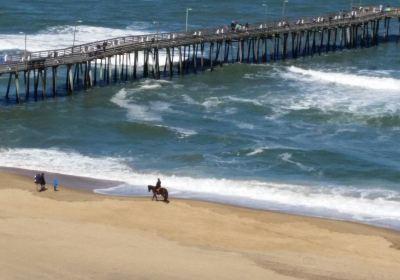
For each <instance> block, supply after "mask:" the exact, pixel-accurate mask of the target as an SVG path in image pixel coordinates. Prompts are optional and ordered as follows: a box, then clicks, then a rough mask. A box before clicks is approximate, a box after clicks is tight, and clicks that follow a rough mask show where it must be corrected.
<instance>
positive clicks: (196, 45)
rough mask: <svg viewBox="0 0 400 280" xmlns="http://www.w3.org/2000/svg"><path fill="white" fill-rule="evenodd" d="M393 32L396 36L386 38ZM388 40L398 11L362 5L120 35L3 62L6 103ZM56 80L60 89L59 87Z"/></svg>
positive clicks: (0, 68)
mask: <svg viewBox="0 0 400 280" xmlns="http://www.w3.org/2000/svg"><path fill="white" fill-rule="evenodd" d="M391 19H397V22H398V23H397V24H398V28H393V27H392V28H390V22H391ZM392 30H395V34H390V32H391V31H392ZM393 35H394V36H397V38H400V9H399V8H385V9H381V8H379V7H360V8H357V9H353V10H352V11H346V12H343V11H342V12H338V13H335V14H330V15H325V16H318V17H307V18H298V19H295V20H291V21H289V20H281V21H279V22H268V23H265V22H263V23H256V24H251V25H248V26H245V25H240V24H237V23H232V24H231V25H229V26H223V27H217V28H212V29H203V30H193V31H191V32H183V33H179V32H172V33H158V34H149V35H140V36H125V37H119V38H112V39H107V40H102V41H97V42H92V43H88V44H82V45H76V46H73V47H69V48H64V49H56V50H46V51H40V52H29V53H28V52H26V53H24V54H23V55H14V56H8V57H7V60H6V61H5V62H3V63H2V64H0V75H8V84H7V90H6V98H7V99H9V98H10V91H11V90H12V89H11V88H14V91H15V100H16V102H17V103H18V102H20V101H21V99H22V100H28V99H29V98H30V95H31V92H32V93H33V97H34V99H35V100H37V99H38V98H39V97H42V98H45V97H47V96H49V95H50V96H57V93H58V91H59V90H60V89H65V90H64V92H67V93H68V94H71V93H72V92H73V91H74V90H78V89H82V88H83V89H89V88H91V87H93V86H96V85H99V84H102V85H107V84H110V83H112V82H122V81H130V80H135V79H138V78H149V77H151V78H154V79H159V78H160V77H161V76H162V75H163V76H166V77H172V76H173V75H174V74H179V75H184V74H186V73H189V72H197V71H204V70H205V69H211V70H212V69H213V67H215V66H216V65H223V64H224V63H268V62H273V61H276V60H284V59H289V58H298V57H300V56H312V55H315V54H321V53H322V52H330V51H337V50H343V49H353V48H359V47H371V46H376V45H377V44H378V43H379V42H380V41H381V40H382V41H387V40H388V39H389V36H393ZM21 77H22V78H23V86H24V98H21V96H22V91H21V88H20V79H21ZM60 77H62V81H63V82H64V83H65V84H63V85H62V86H61V87H60V86H59V82H60V81H59V80H60ZM21 80H22V79H21ZM48 81H50V82H51V85H50V88H51V92H48V88H47V82H48ZM40 84H41V88H40V89H39V85H40ZM13 99H14V98H13Z"/></svg>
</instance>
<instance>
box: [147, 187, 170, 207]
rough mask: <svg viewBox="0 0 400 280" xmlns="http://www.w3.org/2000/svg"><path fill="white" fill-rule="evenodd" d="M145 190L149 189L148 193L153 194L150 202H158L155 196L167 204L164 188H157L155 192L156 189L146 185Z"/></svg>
mask: <svg viewBox="0 0 400 280" xmlns="http://www.w3.org/2000/svg"><path fill="white" fill-rule="evenodd" d="M147 188H148V189H149V192H150V191H152V192H153V198H152V199H151V200H154V198H155V199H156V200H157V201H158V197H157V195H158V194H159V195H161V196H162V197H163V198H164V202H165V203H169V200H168V190H167V189H166V188H159V189H158V191H157V187H155V186H152V185H148V186H147Z"/></svg>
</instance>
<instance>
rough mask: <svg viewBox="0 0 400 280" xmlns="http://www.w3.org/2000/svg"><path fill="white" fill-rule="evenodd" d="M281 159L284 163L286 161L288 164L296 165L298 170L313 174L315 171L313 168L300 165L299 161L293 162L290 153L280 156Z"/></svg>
mask: <svg viewBox="0 0 400 280" xmlns="http://www.w3.org/2000/svg"><path fill="white" fill-rule="evenodd" d="M279 158H280V159H281V160H282V161H285V162H287V163H290V164H294V165H296V166H297V167H298V168H300V169H301V170H303V171H307V172H312V171H314V170H315V169H314V168H313V167H309V166H305V165H304V164H302V163H300V162H297V161H294V160H292V154H290V153H283V154H280V155H279Z"/></svg>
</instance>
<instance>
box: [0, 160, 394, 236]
mask: <svg viewBox="0 0 400 280" xmlns="http://www.w3.org/2000/svg"><path fill="white" fill-rule="evenodd" d="M2 172H5V173H9V174H15V175H18V176H24V177H26V178H33V176H34V174H36V173H40V172H41V171H37V170H29V169H23V168H14V167H0V174H1V173H2ZM45 176H46V178H47V179H50V178H53V177H54V176H57V178H58V179H59V182H60V183H61V184H62V186H63V187H66V188H69V189H74V190H78V191H83V192H88V193H90V194H95V195H99V196H103V197H109V198H126V199H129V198H131V199H135V198H144V197H150V195H147V191H144V194H143V195H139V194H137V195H116V194H106V193H101V192H97V191H96V190H99V189H106V188H112V187H117V186H119V185H122V184H125V183H124V182H122V181H113V180H103V179H95V178H90V177H84V176H74V175H66V174H61V173H53V172H47V171H46V172H45ZM51 183H52V180H48V181H47V184H48V186H51ZM32 184H33V181H32ZM173 200H183V201H192V202H195V201H197V202H203V203H210V204H215V205H221V206H227V207H233V208H239V209H240V208H241V209H248V210H254V211H261V212H263V211H265V212H270V213H278V214H283V215H289V216H292V215H293V216H298V217H304V218H312V219H321V220H327V221H338V222H344V223H354V224H358V225H364V226H370V227H375V228H379V229H387V230H392V231H395V232H400V228H397V227H393V226H389V225H383V224H376V223H375V224H374V223H367V222H362V221H357V220H352V219H345V218H339V217H334V216H330V217H327V216H321V215H316V214H314V215H313V214H308V213H298V212H295V211H284V210H280V209H279V210H274V209H263V208H259V207H251V206H246V205H243V204H240V203H238V204H235V203H230V202H229V201H223V200H218V199H216V200H211V199H210V200H208V199H206V198H201V197H195V198H186V197H185V198H182V197H175V198H173Z"/></svg>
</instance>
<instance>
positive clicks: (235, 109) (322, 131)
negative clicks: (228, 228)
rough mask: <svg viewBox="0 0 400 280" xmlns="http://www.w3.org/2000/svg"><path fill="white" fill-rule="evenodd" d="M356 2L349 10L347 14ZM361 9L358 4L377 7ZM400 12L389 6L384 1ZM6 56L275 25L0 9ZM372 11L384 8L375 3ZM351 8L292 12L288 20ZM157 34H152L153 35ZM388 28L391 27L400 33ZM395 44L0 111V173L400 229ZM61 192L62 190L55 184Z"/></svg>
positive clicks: (206, 4)
mask: <svg viewBox="0 0 400 280" xmlns="http://www.w3.org/2000/svg"><path fill="white" fill-rule="evenodd" d="M355 2H357V1H355ZM372 3H374V2H372V1H362V4H372ZM387 3H388V4H392V5H395V1H388V2H387ZM0 4H1V7H2V8H1V10H0V14H1V17H0V55H2V54H4V53H7V52H15V51H22V50H23V49H24V35H23V34H20V33H19V32H25V33H26V34H27V49H28V50H30V51H37V50H44V49H51V48H59V47H67V46H70V45H72V38H73V30H74V28H75V22H76V21H77V20H78V19H79V20H82V21H83V22H82V23H80V24H78V25H77V33H76V40H77V43H83V42H90V41H95V40H100V39H104V38H109V37H117V36H123V35H129V34H145V33H152V32H157V31H158V30H160V31H172V30H173V31H179V30H183V29H184V28H185V9H186V7H191V8H192V9H193V11H191V13H190V17H189V27H190V28H192V29H195V28H203V27H210V26H218V25H223V24H229V22H230V21H231V20H232V19H235V20H239V21H242V22H247V21H248V22H254V21H262V20H264V19H265V18H268V19H270V20H275V19H279V18H280V16H281V13H282V2H281V1H268V9H267V11H266V12H267V13H265V10H264V8H263V7H262V1H261V2H259V1H253V2H251V3H244V2H243V1H237V0H231V1H218V2H217V1H201V3H198V1H165V0H164V1H161V0H154V1H144V0H142V1H127V0H124V1H122V0H116V1H113V2H109V1H102V0H98V1H76V0H71V1H67V2H65V1H55V0H52V1H50V0H40V1H39V0H38V1H31V2H30V3H26V1H21V0H20V1H4V0H0ZM378 4H379V3H378ZM349 6H350V2H349V1H322V0H318V1H293V3H292V2H289V3H288V5H287V9H286V12H287V15H288V16H290V17H298V16H309V15H319V14H323V13H328V12H334V11H337V10H340V9H347V8H348V7H349ZM155 21H156V22H159V24H154V22H155ZM394 28H397V23H396V25H395V27H394ZM399 48H400V44H396V42H391V43H388V44H381V45H379V46H378V47H376V48H370V49H359V50H354V51H345V52H337V53H330V54H328V55H325V54H324V55H321V56H314V57H313V58H305V59H298V60H288V61H285V62H277V63H274V64H268V65H246V64H243V65H240V64H235V65H225V66H223V67H220V68H216V69H215V71H213V72H209V71H206V72H204V73H200V74H197V75H195V74H193V75H188V76H185V77H183V78H180V77H175V78H173V79H171V80H169V79H168V80H160V81H154V80H139V81H137V82H134V83H126V84H119V85H114V86H110V87H103V88H94V89H91V90H89V91H87V92H79V93H76V94H74V95H73V96H70V97H59V98H57V99H52V98H49V99H47V100H44V101H40V102H28V103H24V104H22V105H18V106H17V105H14V104H7V103H6V102H5V101H4V93H5V89H4V87H5V82H6V79H7V78H6V77H2V76H0V90H1V91H0V100H1V105H0V166H5V167H18V168H26V169H31V170H35V171H36V170H43V171H48V172H56V173H63V174H69V175H78V176H86V177H90V178H97V179H109V180H117V181H120V182H121V185H119V186H113V187H110V188H104V189H98V190H96V192H98V193H102V194H111V195H147V193H146V192H147V190H146V186H147V185H148V184H154V183H155V181H156V179H157V177H160V178H161V180H162V182H163V185H164V186H166V187H167V188H168V189H169V191H170V194H171V196H172V199H173V198H174V197H181V198H195V199H203V200H209V201H216V202H223V203H229V204H234V205H240V206H246V207H254V208H259V209H272V210H280V211H285V212H290V213H299V214H306V215H312V216H322V217H328V218H335V219H345V220H353V221H359V222H364V223H370V224H375V225H380V226H386V227H391V228H397V229H400V162H399V159H400V144H399V140H398V139H400V52H399ZM61 184H62V182H61Z"/></svg>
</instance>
